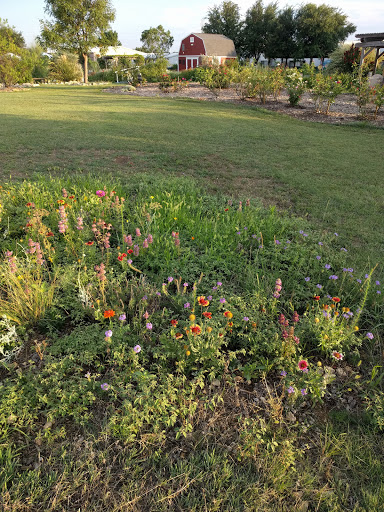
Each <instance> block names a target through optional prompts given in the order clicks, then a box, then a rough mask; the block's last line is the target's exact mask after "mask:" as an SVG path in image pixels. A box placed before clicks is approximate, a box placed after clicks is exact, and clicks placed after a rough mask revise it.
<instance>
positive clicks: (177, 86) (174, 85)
mask: <svg viewBox="0 0 384 512" xmlns="http://www.w3.org/2000/svg"><path fill="white" fill-rule="evenodd" d="M186 87H188V82H187V81H186V80H185V78H182V79H181V80H180V78H179V77H177V79H176V78H172V76H171V75H168V74H165V75H163V76H162V77H161V80H160V82H159V89H160V90H161V91H162V92H176V91H180V90H182V89H185V88H186Z"/></svg>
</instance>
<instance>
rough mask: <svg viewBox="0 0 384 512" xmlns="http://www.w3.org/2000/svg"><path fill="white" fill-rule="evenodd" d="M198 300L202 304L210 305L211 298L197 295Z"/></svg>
mask: <svg viewBox="0 0 384 512" xmlns="http://www.w3.org/2000/svg"><path fill="white" fill-rule="evenodd" d="M197 302H198V303H199V304H200V306H209V300H206V298H205V297H197Z"/></svg>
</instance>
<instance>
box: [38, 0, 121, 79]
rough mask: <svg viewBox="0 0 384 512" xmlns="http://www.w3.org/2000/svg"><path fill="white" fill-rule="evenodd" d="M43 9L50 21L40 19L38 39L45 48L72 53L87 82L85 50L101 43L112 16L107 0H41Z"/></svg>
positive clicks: (87, 51)
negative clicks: (79, 62)
mask: <svg viewBox="0 0 384 512" xmlns="http://www.w3.org/2000/svg"><path fill="white" fill-rule="evenodd" d="M45 12H46V13H47V14H48V16H50V17H51V18H52V19H53V21H47V20H42V21H41V22H40V24H41V36H40V43H41V44H42V45H43V46H44V47H45V48H51V49H55V50H59V51H64V52H72V53H76V54H77V55H78V56H79V59H80V61H82V62H83V69H84V82H88V53H89V52H90V50H91V49H92V48H93V47H95V46H101V47H103V46H105V34H106V33H107V34H108V33H109V31H110V24H111V23H112V22H113V21H114V19H115V11H114V9H113V8H112V5H111V3H110V1H109V0H45ZM116 43H117V41H116ZM108 45H111V40H110V38H108Z"/></svg>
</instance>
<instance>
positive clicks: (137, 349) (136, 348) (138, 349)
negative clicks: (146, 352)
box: [133, 345, 141, 354]
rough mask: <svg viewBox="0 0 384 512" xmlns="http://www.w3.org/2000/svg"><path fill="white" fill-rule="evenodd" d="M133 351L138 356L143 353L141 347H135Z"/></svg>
mask: <svg viewBox="0 0 384 512" xmlns="http://www.w3.org/2000/svg"><path fill="white" fill-rule="evenodd" d="M133 351H134V352H135V354H138V353H139V352H140V351H141V347H140V345H135V346H134V347H133Z"/></svg>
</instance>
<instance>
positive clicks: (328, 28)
mask: <svg viewBox="0 0 384 512" xmlns="http://www.w3.org/2000/svg"><path fill="white" fill-rule="evenodd" d="M206 19H207V21H206V23H205V24H204V25H203V27H202V30H203V32H206V33H212V34H223V35H225V36H227V37H229V38H230V39H232V40H233V42H234V43H235V47H236V51H237V53H238V55H240V56H241V57H246V58H253V59H255V61H256V62H257V61H258V60H259V58H260V55H261V54H264V56H265V57H267V58H268V59H269V58H281V59H286V60H287V59H288V58H293V59H302V58H310V59H312V58H314V57H318V58H320V59H323V58H324V57H326V56H328V55H329V54H330V53H331V52H332V51H334V50H335V49H336V48H337V46H338V45H339V44H340V42H342V41H344V40H345V39H346V38H347V37H348V35H349V34H351V33H352V32H354V31H355V30H356V27H355V25H353V24H352V23H349V22H348V17H347V16H346V15H345V14H343V13H342V12H341V11H340V9H338V8H336V7H330V6H328V5H325V4H322V5H319V6H317V5H315V4H312V3H308V4H304V5H301V6H300V7H299V8H298V9H294V8H293V7H285V8H283V9H281V10H279V9H278V4H277V2H272V3H269V4H266V5H264V3H263V0H257V1H256V2H255V3H254V4H253V5H252V6H251V7H250V8H249V9H248V10H247V12H246V15H245V18H244V20H242V19H241V16H240V9H239V6H238V5H237V4H235V3H234V2H230V1H225V2H222V3H221V4H220V5H215V6H214V7H212V8H210V9H209V11H208V14H207V16H206Z"/></svg>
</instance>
